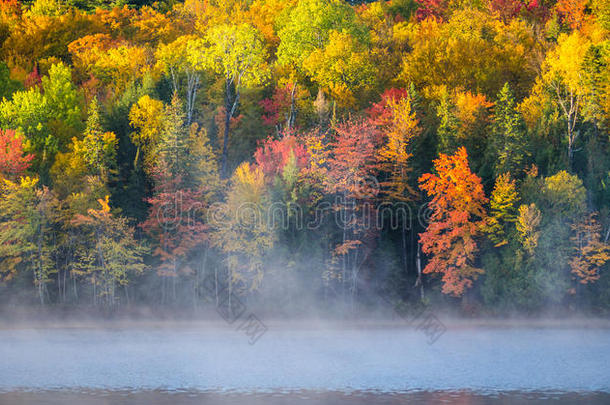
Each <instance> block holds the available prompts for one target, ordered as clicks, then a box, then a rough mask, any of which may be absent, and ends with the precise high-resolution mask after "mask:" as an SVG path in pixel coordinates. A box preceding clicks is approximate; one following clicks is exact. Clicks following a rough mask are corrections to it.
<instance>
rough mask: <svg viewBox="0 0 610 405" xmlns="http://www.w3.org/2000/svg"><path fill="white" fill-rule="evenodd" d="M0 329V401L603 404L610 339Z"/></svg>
mask: <svg viewBox="0 0 610 405" xmlns="http://www.w3.org/2000/svg"><path fill="white" fill-rule="evenodd" d="M250 343H251V341H250V340H249V338H248V336H246V335H245V334H244V333H243V331H240V330H236V328H235V327H231V326H228V325H227V326H226V327H223V326H216V327H202V326H198V327H181V328H177V329H169V328H157V327H148V328H145V327H138V328H109V329H97V328H64V329H61V328H50V329H13V330H6V329H5V330H0V404H26V403H48V404H80V403H92V404H163V403H172V404H174V405H177V404H195V403H197V404H201V403H205V404H208V403H209V404H258V403H260V404H280V403H281V404H284V403H286V404H300V403H303V404H305V403H307V404H344V403H350V404H377V403H384V404H403V403H405V404H406V403H409V404H433V403H434V404H436V403H460V404H537V403H547V402H553V403H560V404H572V403H577V402H586V403H592V404H610V330H609V329H604V328H573V329H570V328H531V327H528V328H525V327H521V328H481V327H479V328H471V327H462V328H458V327H453V328H452V327H449V328H448V330H447V331H446V333H444V334H443V335H442V336H440V338H439V339H438V340H437V341H435V342H434V343H433V344H428V339H427V337H426V336H425V335H424V334H423V333H422V331H421V330H415V329H409V328H400V327H374V328H366V329H363V328H346V329H325V328H307V327H298V328H288V327H285V326H284V327H282V326H278V327H274V326H273V325H270V326H269V329H268V331H267V332H266V333H265V334H264V335H262V336H261V337H260V338H259V339H258V340H257V341H256V343H255V344H253V345H252V344H250Z"/></svg>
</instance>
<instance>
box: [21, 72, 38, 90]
mask: <svg viewBox="0 0 610 405" xmlns="http://www.w3.org/2000/svg"><path fill="white" fill-rule="evenodd" d="M23 84H24V85H25V88H26V89H31V88H32V87H40V86H41V84H42V78H41V77H40V73H38V66H34V70H32V71H31V72H30V74H28V75H27V77H26V78H25V82H24V83H23Z"/></svg>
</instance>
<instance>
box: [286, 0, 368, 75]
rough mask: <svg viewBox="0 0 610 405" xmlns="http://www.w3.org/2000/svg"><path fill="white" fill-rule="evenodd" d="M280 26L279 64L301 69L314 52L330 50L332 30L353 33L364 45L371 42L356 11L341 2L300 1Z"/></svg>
mask: <svg viewBox="0 0 610 405" xmlns="http://www.w3.org/2000/svg"><path fill="white" fill-rule="evenodd" d="M279 25H280V28H279V30H278V36H279V38H280V45H279V47H278V50H277V56H278V62H279V63H281V64H294V65H295V66H296V67H297V68H300V67H301V65H302V63H303V60H305V59H306V58H308V57H309V55H310V54H311V53H312V52H313V51H315V50H316V49H323V48H325V47H326V45H327V44H328V41H329V38H330V33H331V31H336V32H343V33H345V34H349V35H351V36H353V37H355V38H356V39H357V40H358V41H360V42H366V40H367V32H366V30H365V28H364V27H363V26H361V25H360V24H358V22H357V18H356V13H355V12H354V9H353V8H352V7H350V6H349V5H348V4H346V3H345V2H343V1H341V0H330V1H326V0H304V1H299V2H298V3H297V6H296V7H294V8H293V9H292V10H290V12H289V13H288V14H287V15H286V16H285V17H284V18H283V19H282V20H281V21H279Z"/></svg>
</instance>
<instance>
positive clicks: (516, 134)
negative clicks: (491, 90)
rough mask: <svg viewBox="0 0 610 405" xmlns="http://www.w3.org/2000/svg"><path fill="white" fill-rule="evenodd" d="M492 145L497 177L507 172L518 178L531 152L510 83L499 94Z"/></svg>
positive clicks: (495, 109) (495, 110)
mask: <svg viewBox="0 0 610 405" xmlns="http://www.w3.org/2000/svg"><path fill="white" fill-rule="evenodd" d="M490 145H491V146H492V148H493V152H492V156H493V161H494V162H495V173H496V176H498V175H501V174H502V173H506V172H509V173H511V174H512V175H513V176H518V175H519V174H520V171H521V170H522V169H523V168H524V165H525V163H526V159H527V157H528V155H529V150H528V142H527V137H526V131H525V124H524V122H523V120H522V119H521V115H520V114H519V112H518V111H517V110H516V106H515V99H514V96H513V94H512V91H511V90H510V86H509V85H508V83H506V84H505V85H504V87H503V88H502V90H501V91H500V93H499V94H498V100H497V101H496V104H495V108H494V118H493V132H492V141H491V142H490Z"/></svg>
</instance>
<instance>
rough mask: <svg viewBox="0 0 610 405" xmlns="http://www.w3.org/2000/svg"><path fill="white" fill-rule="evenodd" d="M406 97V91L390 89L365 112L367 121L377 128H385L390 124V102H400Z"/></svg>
mask: <svg viewBox="0 0 610 405" xmlns="http://www.w3.org/2000/svg"><path fill="white" fill-rule="evenodd" d="M407 96H408V93H407V90H405V89H396V88H391V89H387V90H386V91H384V92H383V94H382V95H381V100H380V101H379V102H378V103H374V104H373V105H372V106H371V108H369V109H368V110H367V114H368V116H369V121H370V122H371V124H373V125H375V126H377V127H380V128H381V127H386V126H388V125H389V124H390V123H391V122H392V109H391V108H390V106H389V104H390V100H394V101H397V100H400V99H402V98H405V97H407Z"/></svg>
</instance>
